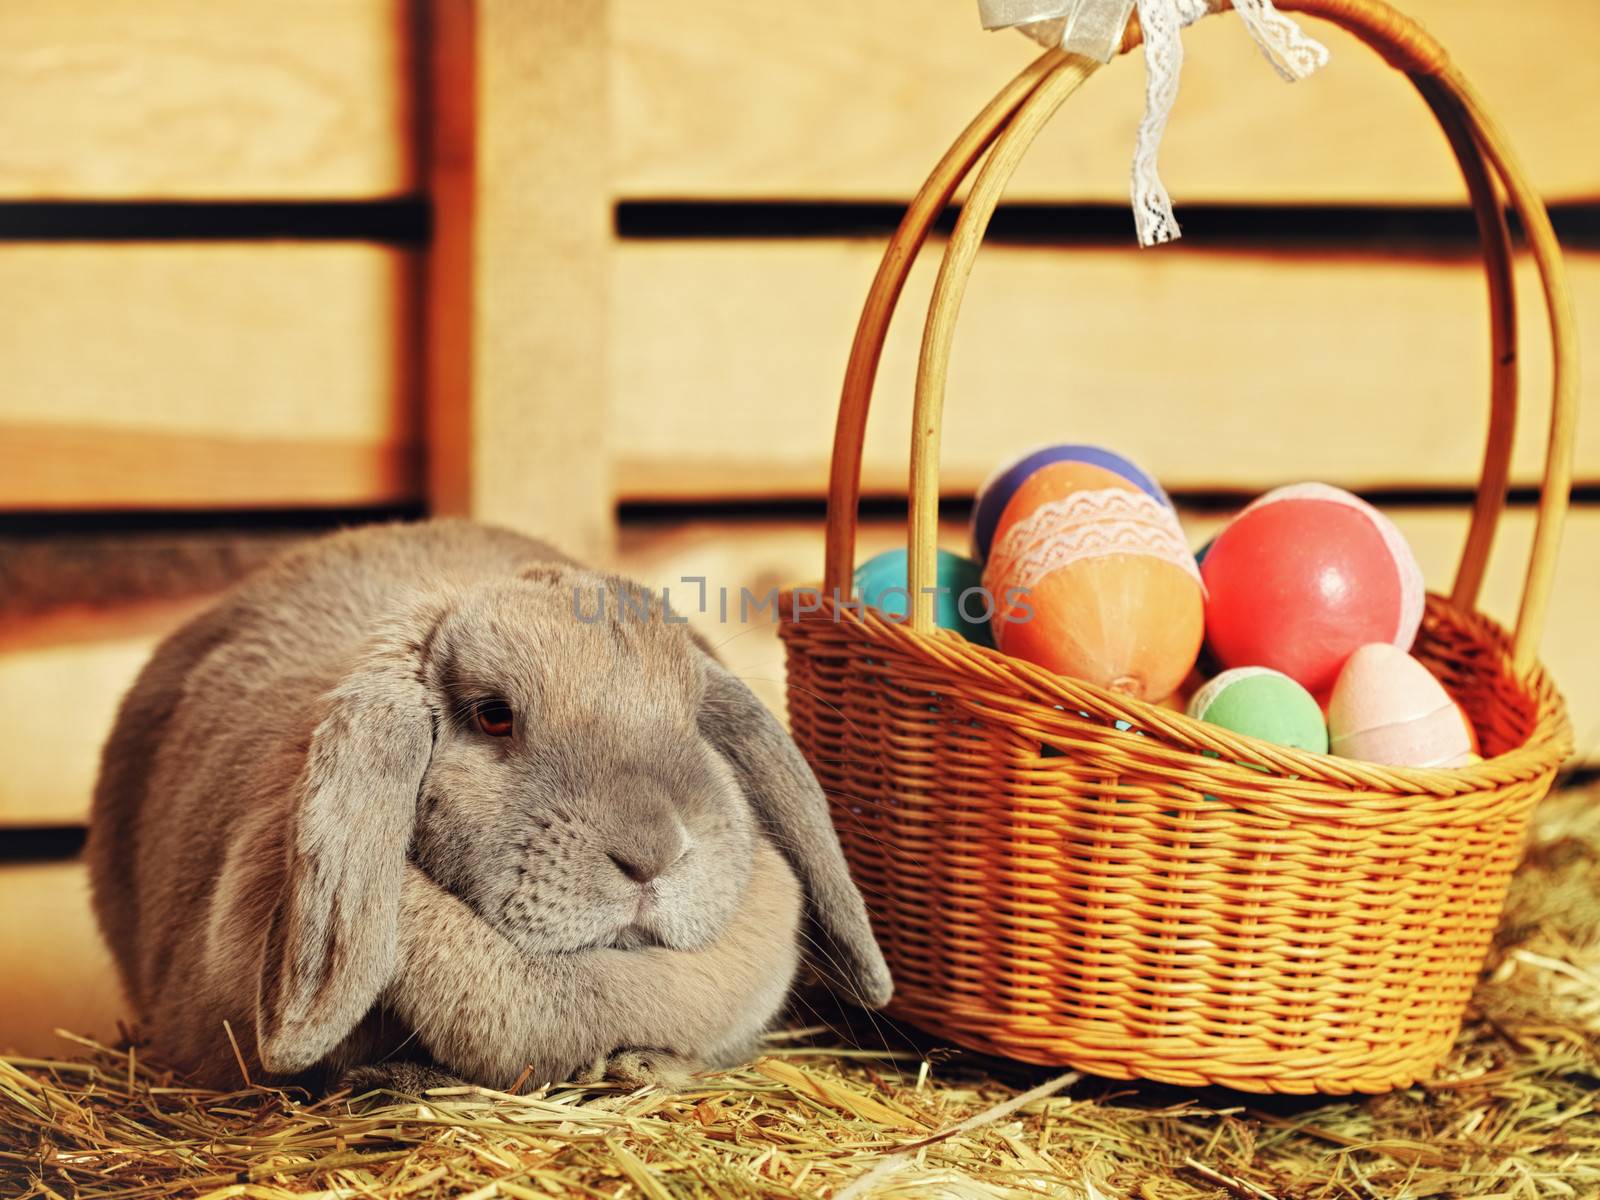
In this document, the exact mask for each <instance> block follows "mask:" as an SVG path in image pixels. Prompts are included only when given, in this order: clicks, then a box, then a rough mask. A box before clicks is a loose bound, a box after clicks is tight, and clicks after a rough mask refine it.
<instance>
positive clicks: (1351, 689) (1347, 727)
mask: <svg viewBox="0 0 1600 1200" xmlns="http://www.w3.org/2000/svg"><path fill="white" fill-rule="evenodd" d="M1328 733H1329V740H1330V743H1331V745H1332V747H1333V752H1334V753H1335V754H1338V755H1341V756H1343V757H1345V758H1358V759H1361V760H1362V761H1364V762H1374V763H1383V764H1385V765H1387V766H1392V767H1459V766H1464V765H1466V763H1467V762H1468V757H1469V756H1470V755H1471V754H1472V752H1473V751H1472V737H1471V733H1470V727H1469V726H1468V724H1467V722H1466V721H1465V720H1464V719H1463V717H1462V713H1461V709H1460V708H1459V707H1457V705H1456V702H1455V701H1454V700H1453V699H1452V698H1451V696H1450V693H1449V692H1447V691H1445V689H1444V685H1443V684H1441V683H1440V682H1439V681H1438V680H1437V679H1435V678H1434V677H1433V676H1432V675H1431V674H1430V673H1429V672H1428V668H1427V667H1425V666H1423V665H1422V664H1421V663H1420V662H1418V661H1417V660H1416V659H1414V658H1412V657H1411V655H1409V654H1407V653H1406V652H1405V651H1404V650H1402V649H1400V648H1399V647H1398V646H1395V645H1392V644H1391V643H1389V642H1374V643H1372V644H1370V645H1366V646H1362V647H1361V648H1360V649H1358V650H1357V651H1356V652H1355V653H1354V654H1352V655H1351V656H1350V659H1349V661H1348V662H1346V663H1345V665H1344V670H1342V671H1340V672H1339V679H1338V682H1337V683H1335V684H1334V687H1333V695H1332V696H1331V697H1330V698H1329V700H1328Z"/></svg>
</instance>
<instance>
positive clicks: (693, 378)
mask: <svg viewBox="0 0 1600 1200" xmlns="http://www.w3.org/2000/svg"><path fill="white" fill-rule="evenodd" d="M880 253H881V246H880V245H879V244H878V243H877V242H875V241H867V240H839V241H822V242H816V241H803V242H802V241H789V242H768V243H760V242H697V241H685V242H677V241H664V242H625V243H623V244H621V245H620V246H619V247H618V250H617V255H616V268H615V269H616V282H615V285H614V288H613V292H614V295H615V321H616V327H617V328H618V329H619V330H625V331H626V332H627V336H625V337H619V338H617V339H616V340H615V342H614V343H613V346H612V359H613V368H614V380H615V383H614V398H613V416H612V425H611V438H612V445H613V447H614V453H615V454H616V456H617V459H618V467H617V481H618V493H619V496H620V497H621V498H624V499H660V498H676V499H704V498H718V497H729V496H773V495H799V496H818V495H821V494H823V492H824V491H825V490H826V481H827V461H828V457H829V452H830V449H831V446H832V441H833V422H834V417H835V410H836V406H837V403H838V401H837V397H838V392H839V385H840V381H841V380H842V378H843V374H844V364H845V357H846V355H847V352H848V350H849V346H850V339H851V337H852V335H853V333H854V328H855V322H856V317H857V314H858V312H859V309H860V306H861V303H862V301H863V299H864V297H865V295H866V292H867V286H868V283H869V282H870V280H871V278H872V273H873V271H874V270H875V269H876V267H877V263H878V258H879V254H880ZM936 261H937V253H936V251H935V248H933V247H930V248H929V251H928V252H925V253H924V255H923V256H922V260H921V261H920V262H919V263H918V265H917V267H916V269H915V270H914V271H913V274H912V276H911V280H910V282H909V283H908V285H907V291H906V295H905V298H904V299H903V300H902V302H901V306H900V312H899V314H898V315H897V318H896V322H895V325H894V326H893V328H891V330H890V334H889V339H888V343H887V346H886V348H885V354H884V362H883V367H882V370H881V373H880V377H879V383H878V388H877V391H876V399H875V401H874V411H873V415H872V420H871V422H870V423H869V428H868V432H867V442H866V450H865V457H864V470H863V479H864V484H865V487H866V489H867V490H868V491H869V492H884V493H890V494H896V495H904V493H905V479H906V464H907V459H908V454H909V444H910V435H909V432H908V431H909V429H910V420H911V394H912V385H913V381H914V377H915V368H916V350H917V343H918V340H919V339H920V337H921V325H922V321H923V318H924V315H925V313H926V311H927V299H928V295H929V292H930V290H931V287H932V280H933V274H934V271H935V268H936ZM1569 266H1570V269H1571V274H1572V279H1573V284H1574V288H1575V291H1576V293H1577V311H1578V316H1579V320H1580V321H1581V322H1583V323H1584V324H1583V330H1584V335H1585V337H1586V340H1588V341H1589V342H1591V343H1600V255H1595V254H1578V253H1574V254H1572V255H1570V256H1569ZM1519 295H1520V297H1521V298H1522V302H1523V306H1524V311H1525V312H1526V313H1528V314H1529V315H1528V316H1527V317H1526V318H1525V320H1524V322H1523V339H1522V344H1523V354H1524V356H1525V364H1526V367H1527V370H1526V372H1525V375H1524V389H1525V397H1526V399H1525V401H1524V404H1523V406H1522V418H1523V419H1522V421H1521V424H1520V427H1519V428H1520V434H1519V438H1518V447H1517V454H1516V459H1515V464H1514V468H1515V469H1514V477H1515V479H1516V480H1518V481H1519V482H1531V481H1532V480H1534V479H1536V478H1537V476H1538V472H1539V469H1540V459H1541V455H1542V452H1543V445H1544V438H1545V433H1544V429H1543V422H1545V421H1546V420H1547V419H1548V418H1547V414H1548V412H1549V396H1548V389H1549V386H1550V384H1549V379H1550V371H1549V348H1548V344H1547V343H1545V342H1542V341H1541V338H1544V337H1547V335H1546V334H1545V331H1544V326H1543V321H1542V317H1540V316H1539V315H1538V311H1539V310H1538V308H1537V295H1536V292H1535V291H1534V281H1533V277H1532V274H1531V272H1530V271H1528V270H1526V269H1525V270H1524V271H1523V272H1522V274H1521V275H1520V276H1519ZM1485 314H1486V307H1485V300H1484V284H1483V279H1482V268H1481V266H1479V265H1477V264H1476V263H1475V262H1473V261H1470V260H1443V261H1424V260H1409V261H1408V260H1395V259H1380V258H1372V257H1368V256H1359V257H1358V256H1344V257H1337V258H1334V257H1325V258H1308V257H1305V256H1296V255H1289V254H1285V255H1246V254H1229V253H1222V252H1207V251H1200V250H1195V249H1184V248H1183V247H1181V246H1179V247H1174V248H1169V249H1164V250H1154V251H1148V252H1141V251H1138V250H1132V249H1130V250H1084V249H1077V248H1061V247H1029V246H1015V245H994V246H990V247H988V248H986V249H985V251H984V253H983V254H982V255H981V256H980V257H979V259H978V264H977V267H976V270H975V272H974V275H973V279H972V284H971V287H970V289H969V292H968V295H967V298H966V302H965V305H964V307H963V310H962V314H961V318H960V326H959V330H958V334H957V339H956V346H955V351H954V357H953V361H952V367H951V379H950V388H949V393H948V396H947V400H946V409H945V427H944V437H943V455H944V471H943V475H942V483H943V485H944V487H945V489H946V491H947V492H949V493H951V494H963V493H970V492H971V491H972V489H974V488H975V487H976V486H977V485H978V484H979V483H980V482H981V481H982V479H983V478H984V477H985V476H986V475H987V474H988V472H989V470H990V469H991V468H992V467H993V466H994V465H995V464H996V463H998V462H1000V461H1002V460H1004V459H1005V458H1006V457H1008V456H1009V455H1011V454H1012V453H1015V452H1016V451H1018V450H1020V449H1022V448H1025V447H1027V446H1029V445H1033V444H1037V443H1039V442H1049V441H1087V442H1100V443H1104V444H1106V445H1110V446H1115V447H1117V448H1119V449H1121V450H1122V451H1123V452H1125V453H1127V454H1130V455H1132V456H1133V457H1134V458H1136V459H1138V460H1140V461H1141V462H1143V463H1144V464H1145V465H1146V466H1147V467H1148V468H1149V469H1150V470H1152V471H1154V472H1155V473H1156V474H1157V475H1158V476H1159V477H1160V478H1161V479H1162V480H1163V481H1164V482H1165V483H1166V484H1167V486H1169V487H1172V488H1185V489H1195V490H1207V489H1222V490H1229V489H1249V488H1258V487H1266V486H1269V485H1271V484H1274V483H1278V482H1283V481H1287V480H1296V479H1306V478H1318V477H1325V478H1328V479H1329V480H1330V481H1333V482H1340V483H1344V484H1347V485H1350V486H1359V487H1367V488H1372V487H1389V486H1404V487H1415V486H1428V487H1435V486H1466V485H1472V484H1475V483H1476V481H1477V478H1478V468H1479V463H1480V456H1481V454H1482V450H1481V446H1482V443H1483V438H1484V431H1485V429H1486V426H1487V419H1488V413H1487V408H1488V387H1489V382H1488V381H1489V366H1488V357H1489V349H1488V322H1487V318H1486V315H1485ZM1585 386H1586V388H1587V389H1588V393H1587V394H1588V396H1589V397H1590V398H1591V400H1593V399H1596V398H1600V376H1592V377H1591V378H1590V379H1589V380H1588V381H1587V383H1586V385H1585ZM1579 439H1580V440H1579V447H1578V459H1577V461H1578V478H1579V479H1580V480H1586V481H1590V482H1593V481H1596V480H1600V422H1590V423H1589V424H1588V425H1586V426H1584V427H1582V428H1581V429H1580V431H1579Z"/></svg>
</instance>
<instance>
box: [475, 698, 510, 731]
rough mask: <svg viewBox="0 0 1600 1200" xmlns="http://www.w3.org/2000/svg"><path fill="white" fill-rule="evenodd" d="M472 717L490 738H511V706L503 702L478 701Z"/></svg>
mask: <svg viewBox="0 0 1600 1200" xmlns="http://www.w3.org/2000/svg"><path fill="white" fill-rule="evenodd" d="M473 716H474V717H476V718H477V721H478V728H479V729H481V730H483V731H484V732H485V733H487V734H488V735H489V736H490V737H510V736H511V705H509V704H507V703H506V702H505V701H504V700H480V701H479V702H478V706H477V708H476V709H475V710H474V712H473Z"/></svg>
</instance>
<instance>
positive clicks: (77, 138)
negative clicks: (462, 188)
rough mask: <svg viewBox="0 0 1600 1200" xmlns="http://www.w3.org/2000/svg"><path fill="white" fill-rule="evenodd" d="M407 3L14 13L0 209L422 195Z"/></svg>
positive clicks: (177, 4) (2, 38) (184, 3)
mask: <svg viewBox="0 0 1600 1200" xmlns="http://www.w3.org/2000/svg"><path fill="white" fill-rule="evenodd" d="M414 52H415V31H414V20H413V6H412V5H411V4H409V3H408V0H337V2H336V3H328V0H233V2H232V3H229V4H217V3H215V2H214V0H143V2H141V3H138V4H127V3H123V2H121V0H7V2H6V3H5V4H0V112H4V113H5V114H6V136H5V144H4V146H3V147H0V197H4V198H7V199H21V200H40V199H79V200H81V199H95V200H111V199H156V198H162V199H165V198H181V199H198V198H214V199H237V198H284V199H287V198H293V199H314V198H327V197H339V198H343V197H373V196H390V195H395V194H397V193H403V192H409V191H412V190H414V189H415V188H416V186H417V182H418V171H417V162H416V153H415V143H416V139H415V136H414V125H415V107H416V105H415V97H414V95H413V91H414V83H413V81H414V79H415V76H416V68H415V64H414V61H413V58H414Z"/></svg>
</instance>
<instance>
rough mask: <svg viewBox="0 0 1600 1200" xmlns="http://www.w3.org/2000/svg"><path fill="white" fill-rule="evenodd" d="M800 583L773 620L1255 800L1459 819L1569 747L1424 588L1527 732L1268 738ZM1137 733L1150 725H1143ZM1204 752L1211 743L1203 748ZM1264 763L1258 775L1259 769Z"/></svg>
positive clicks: (1498, 629)
mask: <svg viewBox="0 0 1600 1200" xmlns="http://www.w3.org/2000/svg"><path fill="white" fill-rule="evenodd" d="M807 586H808V585H798V586H797V587H795V588H790V589H787V590H785V591H784V592H783V593H782V594H781V596H780V608H779V612H780V614H781V617H782V623H783V624H784V625H792V624H797V623H806V622H814V621H821V622H824V623H839V624H849V625H851V626H852V627H853V628H855V629H856V630H858V631H859V632H860V633H861V634H863V635H865V636H866V637H868V638H869V639H870V640H873V641H877V642H881V643H883V644H884V645H885V646H887V647H891V648H894V649H897V650H900V651H903V652H909V653H911V654H913V655H915V656H917V657H918V658H921V659H922V660H923V661H924V662H925V663H927V665H928V667H929V669H930V672H936V673H942V674H943V675H944V677H945V678H947V679H948V678H951V677H953V678H955V679H957V680H959V681H960V683H961V688H960V690H959V691H954V692H953V693H952V694H951V695H949V696H944V697H942V698H943V699H944V700H946V701H948V702H949V703H952V704H956V705H959V706H962V707H965V708H968V709H971V710H972V711H974V712H982V711H983V706H982V704H981V703H977V702H975V701H974V700H973V699H971V697H972V696H973V694H974V693H975V692H976V693H981V692H982V691H984V690H985V685H986V684H987V685H988V690H991V691H992V692H993V693H994V694H995V696H996V698H997V699H1002V698H1003V699H1004V700H1005V702H1006V703H1007V704H1008V705H1010V706H1012V707H1013V708H1015V706H1016V705H1017V704H1018V703H1019V702H1020V703H1022V704H1024V705H1031V706H1033V708H1034V709H1035V710H1036V714H1037V716H1038V718H1039V720H1038V722H1037V723H1036V724H1037V726H1038V728H1039V730H1040V732H1041V734H1042V735H1043V736H1045V737H1049V736H1050V729H1051V727H1052V726H1056V727H1058V728H1060V729H1061V734H1062V738H1063V740H1064V741H1068V742H1070V741H1071V736H1070V728H1062V727H1070V726H1072V725H1074V724H1081V721H1079V720H1075V717H1076V713H1074V712H1072V711H1068V710H1067V709H1066V706H1067V705H1071V706H1073V707H1074V709H1076V710H1078V711H1079V712H1081V713H1082V714H1083V715H1084V716H1087V717H1088V718H1089V719H1090V720H1091V721H1093V722H1094V723H1095V725H1096V726H1097V727H1096V729H1095V730H1094V734H1093V738H1094V740H1095V741H1104V740H1107V739H1115V740H1123V739H1125V741H1123V742H1122V744H1124V745H1125V746H1127V747H1129V748H1136V749H1137V751H1138V753H1139V754H1140V756H1141V757H1144V758H1146V759H1148V758H1151V757H1157V758H1161V757H1167V758H1170V759H1171V760H1172V761H1171V766H1172V767H1173V768H1174V769H1175V770H1187V771H1192V772H1194V773H1196V774H1199V775H1204V776H1207V777H1211V778H1215V779H1216V780H1217V782H1218V783H1219V784H1225V785H1226V786H1227V787H1228V790H1230V791H1237V790H1238V789H1240V788H1244V789H1246V790H1251V789H1250V785H1252V784H1261V783H1265V782H1267V781H1270V782H1271V790H1270V792H1268V791H1267V790H1266V789H1262V796H1263V800H1264V801H1270V802H1273V803H1278V802H1284V801H1291V802H1292V800H1291V794H1290V792H1286V791H1285V788H1286V787H1290V788H1291V791H1292V790H1293V789H1292V785H1293V784H1301V785H1303V786H1302V788H1301V789H1299V790H1300V791H1301V792H1302V793H1303V795H1302V797H1301V800H1302V803H1304V804H1311V805H1314V806H1315V807H1316V811H1317V815H1319V816H1327V815H1328V813H1327V811H1326V809H1327V804H1328V801H1329V800H1330V799H1331V798H1332V797H1333V794H1334V793H1348V792H1351V791H1360V792H1362V793H1367V794H1371V795H1389V796H1392V797H1405V798H1407V799H1408V800H1409V801H1412V802H1414V801H1415V800H1416V798H1418V797H1424V796H1425V797H1437V798H1439V799H1441V800H1448V801H1449V803H1450V805H1451V807H1450V808H1448V809H1445V808H1441V815H1443V814H1444V813H1447V812H1448V813H1449V814H1450V815H1452V816H1453V817H1455V818H1458V819H1459V818H1463V817H1470V816H1471V811H1470V809H1471V807H1473V806H1469V808H1468V810H1466V811H1463V810H1462V809H1461V808H1459V807H1458V806H1460V805H1461V804H1462V803H1463V801H1468V800H1470V799H1471V797H1472V796H1473V795H1474V794H1478V795H1481V796H1484V797H1486V798H1492V797H1494V796H1496V795H1497V794H1498V792H1499V791H1500V789H1502V788H1504V787H1506V786H1508V785H1511V784H1516V783H1522V782H1527V781H1531V780H1536V779H1540V778H1544V777H1547V776H1549V775H1550V774H1551V773H1552V772H1553V771H1555V770H1556V769H1558V768H1559V767H1560V765H1561V763H1562V762H1563V761H1564V760H1565V759H1566V757H1567V756H1568V755H1569V754H1570V753H1571V750H1572V729H1571V723H1570V720H1569V718H1568V715H1567V708H1566V702H1565V700H1564V699H1563V698H1562V696H1561V694H1560V692H1559V691H1558V690H1557V688H1556V686H1555V683H1554V681H1553V680H1552V679H1551V678H1550V676H1549V674H1548V672H1547V671H1546V670H1545V668H1544V666H1543V664H1542V663H1541V662H1538V661H1537V660H1536V661H1535V662H1534V663H1533V664H1532V665H1531V666H1530V667H1529V668H1527V669H1526V670H1524V671H1522V672H1520V673H1518V672H1515V671H1514V670H1513V669H1512V666H1511V662H1512V658H1511V635H1510V634H1509V632H1508V631H1507V630H1506V629H1505V628H1504V626H1502V625H1501V624H1499V623H1498V622H1497V621H1495V620H1494V619H1493V618H1491V617H1488V616H1485V615H1484V614H1483V613H1480V612H1462V611H1461V610H1459V609H1457V608H1456V607H1455V606H1454V605H1452V604H1451V602H1450V601H1449V599H1448V598H1446V597H1444V596H1442V595H1439V594H1438V593H1434V592H1430V593H1428V616H1427V618H1425V626H1424V627H1425V628H1426V622H1427V621H1431V620H1437V619H1439V618H1440V617H1441V616H1443V617H1445V618H1447V619H1451V620H1454V621H1456V622H1457V623H1459V624H1462V625H1464V626H1466V627H1467V628H1468V629H1470V631H1471V632H1472V633H1473V634H1474V635H1475V636H1476V638H1477V640H1479V641H1480V642H1482V643H1483V644H1484V645H1485V646H1486V647H1488V648H1491V649H1493V650H1494V651H1496V652H1497V654H1498V658H1499V661H1498V662H1497V663H1496V664H1495V666H1496V667H1497V668H1498V670H1499V672H1500V674H1501V675H1502V676H1503V678H1504V680H1505V681H1506V682H1507V683H1508V684H1510V685H1512V686H1515V687H1516V688H1517V690H1518V691H1519V692H1520V693H1521V694H1522V695H1524V696H1526V697H1528V698H1529V699H1530V700H1531V701H1532V702H1533V704H1534V706H1535V708H1536V713H1537V719H1536V720H1535V722H1534V729H1533V736H1532V737H1530V738H1529V740H1528V741H1527V742H1525V743H1523V744H1522V745H1520V746H1518V747H1516V748H1515V749H1513V750H1508V751H1506V752H1505V753H1503V754H1498V755H1495V756H1494V757H1493V758H1485V759H1484V760H1483V761H1482V762H1479V763H1475V764H1472V765H1470V766H1466V767H1452V768H1440V767H1390V766H1383V765H1380V764H1377V763H1368V762H1362V761H1360V760H1357V759H1349V758H1341V757H1339V756H1338V755H1334V754H1331V753H1330V754H1318V753H1315V752H1312V751H1304V750H1296V749H1292V748H1289V747H1284V746H1279V745H1276V744H1274V743H1272V742H1266V741H1263V740H1261V739H1260V738H1255V737H1251V736H1249V735H1248V734H1239V733H1234V732H1232V731H1231V730H1227V729H1223V728H1222V727H1220V726H1217V725H1210V724H1207V723H1205V722H1202V721H1197V720H1195V719H1194V718H1193V717H1190V716H1189V715H1188V714H1186V713H1184V712H1180V711H1177V710H1175V709H1171V708H1166V707H1163V706H1162V705H1159V704H1154V703H1150V702H1148V701H1145V700H1139V699H1136V698H1134V697H1131V696H1125V695H1121V694H1118V693H1115V692H1111V691H1108V690H1107V689H1105V688H1103V687H1100V686H1098V685H1096V684H1093V683H1089V682H1087V681H1085V680H1081V679H1075V678H1072V677H1070V676H1065V675H1058V674H1055V673H1054V672H1051V671H1049V670H1048V669H1046V668H1044V667H1041V666H1038V665H1037V664H1034V663H1031V662H1028V661H1027V660H1025V659H1019V658H1015V657H1013V656H1011V655H1008V654H1005V653H1004V652H1002V651H1000V650H996V649H991V648H990V647H987V646H980V645H978V644H977V643H974V642H970V641H968V640H967V639H966V638H964V637H962V636H961V634H959V633H956V632H955V631H953V630H948V629H935V630H933V631H932V633H930V634H922V633H918V632H917V631H916V630H915V629H913V628H912V626H911V623H910V621H909V620H904V621H897V620H894V619H891V618H886V617H885V616H883V615H882V614H880V613H878V612H877V611H875V610H872V609H861V608H858V607H857V606H856V605H855V604H852V603H846V604H835V602H834V601H833V600H832V599H830V598H826V597H822V598H820V599H819V603H820V605H821V607H820V608H818V609H817V610H816V611H814V612H813V611H808V612H806V613H804V614H802V615H800V616H799V617H795V616H794V615H793V613H794V607H793V597H794V595H795V594H796V592H797V591H799V590H801V588H805V587H807ZM813 590H815V589H813ZM936 682H937V680H936V679H932V680H930V683H936ZM1117 720H1122V721H1127V722H1128V723H1129V724H1131V725H1133V726H1134V727H1135V728H1136V729H1139V730H1141V731H1143V732H1141V733H1133V732H1125V731H1120V730H1117V729H1115V728H1114V727H1112V722H1114V721H1117ZM1147 733H1153V734H1155V735H1157V736H1155V737H1149V736H1145V734H1147ZM1206 751H1211V752H1213V753H1212V754H1211V755H1208V754H1207V753H1206ZM1213 755H1227V756H1228V757H1227V758H1221V757H1215V756H1213ZM1263 771H1265V772H1268V774H1265V775H1263Z"/></svg>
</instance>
